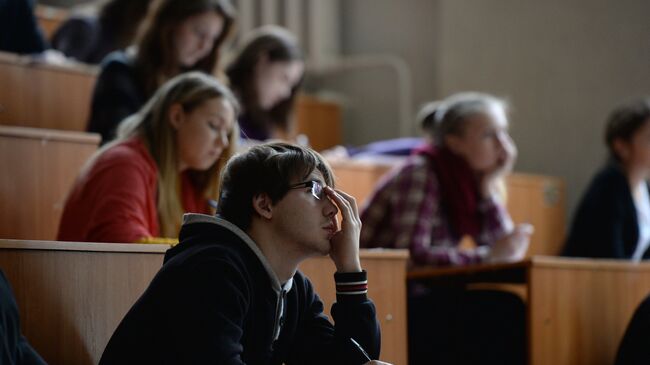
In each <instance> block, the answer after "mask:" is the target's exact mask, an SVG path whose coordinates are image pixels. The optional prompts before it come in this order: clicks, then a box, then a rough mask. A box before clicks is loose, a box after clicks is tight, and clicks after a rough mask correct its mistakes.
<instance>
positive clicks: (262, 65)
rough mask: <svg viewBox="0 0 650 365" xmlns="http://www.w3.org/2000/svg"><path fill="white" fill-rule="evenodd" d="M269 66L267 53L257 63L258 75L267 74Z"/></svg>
mask: <svg viewBox="0 0 650 365" xmlns="http://www.w3.org/2000/svg"><path fill="white" fill-rule="evenodd" d="M268 64H269V55H268V54H267V53H266V52H264V53H262V54H261V55H260V56H259V58H258V59H257V63H255V72H256V74H257V75H260V74H262V73H265V72H266V67H267V65H268Z"/></svg>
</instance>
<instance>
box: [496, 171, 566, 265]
mask: <svg viewBox="0 0 650 365" xmlns="http://www.w3.org/2000/svg"><path fill="white" fill-rule="evenodd" d="M506 185H507V191H508V198H507V207H508V212H509V213H510V216H511V217H512V220H513V221H514V222H515V223H531V224H532V225H533V226H535V233H534V234H533V236H532V237H531V241H530V247H529V249H528V252H527V256H533V255H557V254H559V253H560V250H561V249H562V245H563V242H564V234H565V224H566V220H565V214H566V213H565V206H566V193H565V191H566V188H565V183H564V181H563V180H562V179H559V178H556V177H551V176H543V175H532V174H522V173H513V174H511V175H509V176H508V177H507V179H506Z"/></svg>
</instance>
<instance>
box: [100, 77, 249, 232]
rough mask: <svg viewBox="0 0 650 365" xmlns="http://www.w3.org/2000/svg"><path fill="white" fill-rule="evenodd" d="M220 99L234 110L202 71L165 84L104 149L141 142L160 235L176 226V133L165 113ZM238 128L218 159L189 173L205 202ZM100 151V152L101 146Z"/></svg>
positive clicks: (212, 195)
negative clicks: (151, 172)
mask: <svg viewBox="0 0 650 365" xmlns="http://www.w3.org/2000/svg"><path fill="white" fill-rule="evenodd" d="M214 98H223V99H225V100H227V101H228V102H229V103H230V104H231V105H232V106H233V109H234V110H235V114H237V113H238V111H239V105H238V103H237V100H236V99H235V97H234V96H233V94H232V93H231V92H230V90H229V89H228V88H226V87H225V86H224V85H223V84H222V83H220V82H219V81H217V80H216V79H215V78H214V77H211V76H209V75H206V74H204V73H201V72H188V73H184V74H181V75H178V76H176V77H174V78H172V79H171V80H169V81H167V82H166V83H165V84H163V86H161V87H160V89H158V91H156V93H155V94H154V95H153V96H152V97H151V99H149V101H148V102H147V103H146V104H145V105H144V106H143V107H142V109H140V110H139V111H138V112H137V113H136V114H134V115H132V116H130V117H128V118H127V119H125V120H124V121H123V122H122V123H121V124H120V126H119V127H118V132H117V139H116V140H115V141H114V142H113V143H110V145H109V146H107V148H108V147H110V146H112V145H114V144H116V143H119V142H121V141H124V140H126V139H129V138H131V137H138V138H140V139H141V140H142V142H143V143H144V144H145V146H146V148H147V149H148V151H149V153H150V154H151V157H152V158H153V159H154V161H155V162H156V165H157V166H158V194H157V196H158V198H157V199H158V201H157V208H158V222H159V225H160V234H161V235H162V236H163V237H176V236H177V235H178V230H179V228H180V225H181V218H182V215H183V206H182V203H181V181H180V174H179V173H178V146H177V145H176V129H174V128H173V127H172V125H171V123H170V121H169V109H170V107H171V106H172V105H174V104H180V105H181V106H182V107H183V109H184V110H185V111H186V112H191V111H192V110H194V109H195V108H197V107H199V106H200V105H202V104H203V103H204V102H205V101H207V100H210V99H214ZM238 138H239V129H238V127H237V123H234V124H233V129H232V130H231V132H230V134H229V135H228V142H229V144H228V147H227V148H226V149H225V150H224V151H223V153H222V154H221V156H220V157H219V159H218V160H217V161H216V162H215V163H214V164H213V165H212V166H210V168H208V169H207V170H205V171H196V170H192V171H190V172H189V174H190V179H191V181H192V183H193V184H194V185H195V186H196V188H197V189H198V190H199V191H200V192H201V193H202V195H203V196H204V197H205V198H206V199H215V200H216V199H217V198H218V196H219V185H220V181H219V176H220V172H221V170H222V167H223V166H224V165H225V163H226V162H227V161H228V159H229V158H230V157H231V156H232V155H234V153H235V151H236V149H237V146H236V144H237V140H238ZM102 150H105V148H103V149H102Z"/></svg>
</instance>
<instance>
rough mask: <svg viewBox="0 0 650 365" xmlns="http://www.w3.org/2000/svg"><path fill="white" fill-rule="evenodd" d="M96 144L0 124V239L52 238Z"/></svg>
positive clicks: (93, 139)
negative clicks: (71, 191)
mask: <svg viewBox="0 0 650 365" xmlns="http://www.w3.org/2000/svg"><path fill="white" fill-rule="evenodd" d="M0 89H2V88H0ZM99 140H100V137H99V135H98V134H92V133H82V132H70V131H55V130H47V129H35V128H22V127H7V126H1V125H0V166H2V173H1V174H0V217H2V219H0V238H15V239H55V238H56V233H57V230H58V226H59V219H60V218H61V213H62V212H63V204H64V203H65V197H66V196H67V194H68V192H69V191H70V189H71V188H72V184H73V183H74V180H75V178H76V177H77V175H78V174H79V171H80V170H81V168H82V166H83V165H84V164H85V163H86V161H87V159H88V158H89V157H90V156H91V155H92V154H93V153H95V151H96V150H97V146H98V145H99Z"/></svg>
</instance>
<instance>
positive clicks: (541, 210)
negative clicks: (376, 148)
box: [328, 157, 566, 256]
mask: <svg viewBox="0 0 650 365" xmlns="http://www.w3.org/2000/svg"><path fill="white" fill-rule="evenodd" d="M328 162H329V163H330V165H331V167H332V169H333V171H334V175H335V178H336V183H337V185H338V186H339V187H341V189H343V190H345V191H347V192H348V193H350V194H351V195H352V196H354V197H355V198H356V199H357V203H358V204H359V207H361V206H363V204H364V203H365V202H366V201H367V199H368V198H370V194H371V193H372V192H373V190H374V189H375V186H376V185H377V183H379V181H380V180H381V178H382V177H383V176H384V175H386V173H388V172H389V171H390V170H391V169H393V168H396V167H397V166H399V165H400V164H401V163H402V162H403V159H402V158H395V157H378V158H373V159H361V160H351V159H329V160H328ZM506 190H507V207H508V211H509V212H510V216H511V217H512V219H513V221H515V223H531V224H532V225H533V226H535V233H534V234H533V236H532V239H531V243H530V247H529V249H528V253H527V255H528V256H531V255H556V254H558V253H559V252H560V249H561V247H562V244H563V242H564V232H565V206H566V202H565V194H566V193H565V191H566V187H565V183H564V181H563V180H562V179H560V178H557V177H552V176H544V175H533V174H523V173H513V174H511V175H509V176H508V177H507V179H506Z"/></svg>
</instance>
